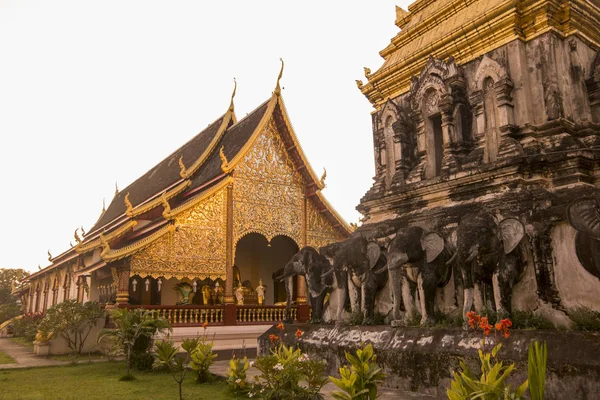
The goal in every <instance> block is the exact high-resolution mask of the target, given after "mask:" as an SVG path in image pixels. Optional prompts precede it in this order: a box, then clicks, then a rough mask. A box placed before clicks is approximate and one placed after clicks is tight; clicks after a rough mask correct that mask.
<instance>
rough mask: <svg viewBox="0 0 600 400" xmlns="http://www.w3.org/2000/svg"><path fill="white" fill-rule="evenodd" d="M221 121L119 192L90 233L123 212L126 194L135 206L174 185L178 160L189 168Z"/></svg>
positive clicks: (213, 124) (218, 120) (178, 177)
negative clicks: (180, 158) (181, 160)
mask: <svg viewBox="0 0 600 400" xmlns="http://www.w3.org/2000/svg"><path fill="white" fill-rule="evenodd" d="M223 118H224V115H223V116H221V117H220V118H219V119H217V120H216V121H215V122H213V123H212V124H210V125H209V126H208V127H207V128H206V129H204V130H203V131H202V132H200V133H199V134H198V135H196V136H194V137H193V138H192V139H191V140H190V141H189V142H187V143H186V144H184V145H183V146H181V147H180V148H179V149H177V150H176V151H175V152H173V153H172V154H171V155H170V156H168V157H167V158H165V159H164V160H163V161H161V162H160V163H159V164H158V165H156V166H155V167H154V168H152V169H151V170H149V171H148V172H146V173H145V174H144V175H142V176H141V177H140V178H138V179H137V180H136V181H135V182H133V183H132V184H131V185H129V186H127V187H126V188H125V189H123V190H121V191H120V192H119V194H117V196H115V198H114V199H113V200H112V202H111V203H110V205H109V206H108V209H107V210H106V212H105V213H104V215H102V217H100V219H99V220H98V222H96V224H95V225H94V227H93V228H92V229H91V230H90V232H93V231H95V230H96V229H98V228H101V227H102V226H104V225H106V224H107V223H109V222H111V221H112V220H113V219H115V218H117V217H118V216H120V215H122V214H123V213H124V212H125V196H126V195H127V193H129V200H130V201H131V203H132V204H133V206H134V207H135V206H137V205H138V204H140V203H142V202H144V201H145V200H147V199H148V198H150V197H151V196H153V195H155V194H156V193H158V192H161V191H162V190H164V189H166V188H167V187H169V186H171V185H172V184H173V183H175V182H177V181H178V180H179V179H180V178H181V176H180V175H179V172H180V168H179V157H181V156H183V163H184V165H186V166H187V167H189V166H190V165H192V164H193V163H194V162H195V161H196V160H197V159H198V157H200V155H201V154H202V152H203V151H204V150H205V149H206V148H207V147H208V144H209V143H210V141H211V140H212V139H213V138H214V136H215V135H216V133H217V131H218V130H219V127H220V126H221V123H222V122H223ZM217 157H218V154H217ZM201 168H202V167H201Z"/></svg>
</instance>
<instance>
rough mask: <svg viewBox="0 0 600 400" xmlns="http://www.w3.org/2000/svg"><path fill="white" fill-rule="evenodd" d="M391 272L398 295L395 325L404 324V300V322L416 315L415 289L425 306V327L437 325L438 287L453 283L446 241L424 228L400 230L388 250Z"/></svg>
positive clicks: (395, 303) (422, 308)
mask: <svg viewBox="0 0 600 400" xmlns="http://www.w3.org/2000/svg"><path fill="white" fill-rule="evenodd" d="M387 254H388V257H387V259H388V272H389V277H390V281H391V284H392V291H393V294H394V308H393V313H394V320H395V322H394V324H401V323H402V322H401V315H402V312H401V311H400V299H402V301H404V307H405V309H406V313H405V314H404V320H405V321H404V322H406V321H408V320H410V319H412V318H413V315H414V313H415V311H416V310H415V306H414V293H415V285H416V288H417V289H418V291H419V300H420V303H421V312H422V318H421V325H429V324H431V323H432V322H433V310H434V302H435V293H436V288H437V287H443V286H445V285H446V284H447V283H448V281H449V280H450V275H451V274H452V267H451V266H449V265H448V261H449V259H450V254H451V253H450V251H448V250H447V249H446V246H445V243H444V239H443V238H442V237H441V236H440V235H438V234H437V233H435V232H431V233H426V232H425V231H424V230H423V229H422V228H420V227H416V226H415V227H409V228H403V229H400V230H399V231H398V232H397V233H396V237H394V239H393V240H392V241H391V242H390V244H389V246H388V253H387Z"/></svg>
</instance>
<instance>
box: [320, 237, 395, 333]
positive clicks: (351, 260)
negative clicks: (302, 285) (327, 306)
mask: <svg viewBox="0 0 600 400" xmlns="http://www.w3.org/2000/svg"><path fill="white" fill-rule="evenodd" d="M320 252H321V254H322V255H324V256H326V257H328V258H329V259H330V260H333V264H332V269H331V270H330V271H329V274H333V275H335V280H336V283H337V288H338V293H339V295H338V307H337V311H336V321H342V313H343V311H344V306H345V304H346V296H348V295H349V296H350V305H351V308H352V312H356V311H358V310H360V311H361V312H362V314H363V321H362V323H363V324H364V325H369V324H371V323H372V322H373V314H374V308H375V296H376V294H377V292H378V291H379V290H380V289H381V288H383V287H384V286H385V284H386V283H387V279H388V274H387V269H386V258H385V254H384V253H383V252H382V251H381V247H380V246H379V244H378V243H377V242H375V241H373V240H367V239H365V238H363V237H351V238H349V239H346V240H345V241H343V242H341V243H334V244H331V245H329V246H325V247H322V248H321V249H320ZM327 275H328V274H325V275H324V276H327ZM359 298H360V302H359V300H358V299H359Z"/></svg>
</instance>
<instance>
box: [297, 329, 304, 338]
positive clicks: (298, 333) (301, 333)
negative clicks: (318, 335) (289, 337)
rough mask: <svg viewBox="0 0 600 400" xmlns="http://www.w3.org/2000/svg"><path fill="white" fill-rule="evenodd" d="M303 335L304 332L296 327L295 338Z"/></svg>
mask: <svg viewBox="0 0 600 400" xmlns="http://www.w3.org/2000/svg"><path fill="white" fill-rule="evenodd" d="M302 335H304V332H302V331H301V330H300V329H298V330H297V331H296V339H300V336H302Z"/></svg>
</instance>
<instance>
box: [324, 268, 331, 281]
mask: <svg viewBox="0 0 600 400" xmlns="http://www.w3.org/2000/svg"><path fill="white" fill-rule="evenodd" d="M331 274H333V268H330V269H329V271H327V272H323V273H322V274H321V279H323V278H326V277H327V276H329V275H331Z"/></svg>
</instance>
